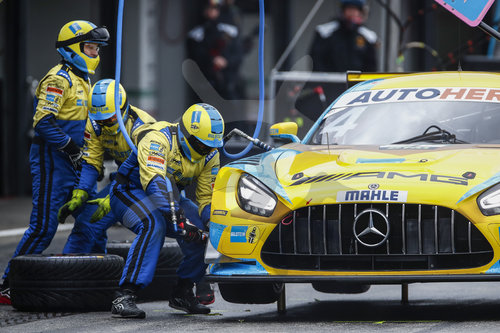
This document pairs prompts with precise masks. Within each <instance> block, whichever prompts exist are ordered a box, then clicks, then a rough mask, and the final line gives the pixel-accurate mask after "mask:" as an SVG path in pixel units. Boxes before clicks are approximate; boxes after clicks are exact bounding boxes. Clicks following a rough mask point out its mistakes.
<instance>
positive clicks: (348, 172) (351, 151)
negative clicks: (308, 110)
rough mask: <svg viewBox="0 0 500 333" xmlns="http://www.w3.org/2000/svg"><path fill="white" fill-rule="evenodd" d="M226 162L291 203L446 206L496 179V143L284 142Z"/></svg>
mask: <svg viewBox="0 0 500 333" xmlns="http://www.w3.org/2000/svg"><path fill="white" fill-rule="evenodd" d="M229 166H231V167H234V168H238V169H241V170H243V171H245V172H247V173H249V174H251V175H253V176H255V177H256V178H258V179H259V180H260V181H262V182H263V183H264V184H266V185H267V186H268V187H269V188H270V189H271V190H273V191H274V192H275V193H276V194H278V195H279V196H281V197H282V198H283V199H284V202H285V204H287V205H289V206H293V207H298V206H299V207H300V206H305V205H314V204H327V203H341V202H347V201H370V202H373V201H384V202H386V201H399V202H408V203H423V204H425V203H429V204H435V203H436V202H440V204H442V205H446V206H449V207H452V206H456V205H457V204H458V203H460V202H461V201H463V200H466V199H467V198H469V197H470V196H472V195H474V194H476V193H478V192H480V191H482V190H483V189H485V188H487V187H489V186H491V185H494V184H496V183H497V182H500V145H484V146H481V145H388V146H329V147H328V146H308V145H302V144H290V145H286V146H284V147H282V148H278V149H274V150H272V151H270V152H267V153H264V154H261V155H257V156H252V157H249V158H246V159H242V160H239V161H237V162H233V163H230V164H229ZM355 199H356V200H355Z"/></svg>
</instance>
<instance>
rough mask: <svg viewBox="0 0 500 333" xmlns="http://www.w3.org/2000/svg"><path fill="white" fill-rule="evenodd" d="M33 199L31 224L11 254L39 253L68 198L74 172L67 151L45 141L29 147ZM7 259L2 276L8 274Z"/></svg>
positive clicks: (47, 243)
mask: <svg viewBox="0 0 500 333" xmlns="http://www.w3.org/2000/svg"><path fill="white" fill-rule="evenodd" d="M30 169H31V177H32V203H33V209H32V211H31V217H30V224H29V226H28V229H27V230H26V231H25V232H24V235H23V238H22V239H21V241H20V242H19V244H18V245H17V248H16V250H15V252H14V255H13V257H17V256H19V255H23V254H39V253H42V252H43V251H44V250H45V249H46V248H47V247H48V246H49V245H50V242H51V241H52V238H53V237H54V235H55V233H56V231H57V226H58V224H59V223H58V221H57V213H58V211H59V208H60V207H61V206H62V205H63V204H64V203H66V201H67V200H69V199H70V197H71V193H72V190H73V186H74V185H75V182H76V179H77V173H76V171H75V170H74V169H73V166H72V165H71V162H70V161H69V159H68V157H67V156H66V154H64V153H61V152H59V151H57V150H55V149H53V148H50V147H49V146H48V145H47V144H46V143H44V142H40V143H33V144H32V145H31V149H30ZM9 270H10V262H9V264H8V265H7V268H6V270H5V273H4V276H3V279H5V278H7V276H8V273H9Z"/></svg>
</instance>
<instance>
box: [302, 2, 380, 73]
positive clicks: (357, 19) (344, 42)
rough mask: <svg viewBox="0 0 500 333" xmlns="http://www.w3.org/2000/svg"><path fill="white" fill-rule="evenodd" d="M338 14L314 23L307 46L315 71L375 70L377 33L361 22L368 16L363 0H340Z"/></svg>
mask: <svg viewBox="0 0 500 333" xmlns="http://www.w3.org/2000/svg"><path fill="white" fill-rule="evenodd" d="M340 3H341V15H340V17H339V18H337V19H334V20H333V21H330V22H328V23H324V24H321V25H318V26H316V29H315V36H314V39H313V42H312V45H311V49H310V52H309V54H310V56H311V58H312V61H313V71H315V72H345V71H347V70H358V71H362V72H375V71H376V70H377V60H376V53H375V51H376V49H375V46H376V42H377V34H376V33H375V32H374V31H372V30H370V29H368V28H367V27H365V26H364V25H363V24H364V22H365V20H366V17H367V11H368V9H367V7H366V0H341V1H340Z"/></svg>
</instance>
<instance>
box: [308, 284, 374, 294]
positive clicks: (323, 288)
mask: <svg viewBox="0 0 500 333" xmlns="http://www.w3.org/2000/svg"><path fill="white" fill-rule="evenodd" d="M312 287H313V288H314V290H316V291H319V292H322V293H328V294H362V293H365V292H367V291H368V289H370V287H371V285H369V284H361V283H352V282H313V283H312Z"/></svg>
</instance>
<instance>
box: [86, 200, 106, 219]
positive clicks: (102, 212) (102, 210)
mask: <svg viewBox="0 0 500 333" xmlns="http://www.w3.org/2000/svg"><path fill="white" fill-rule="evenodd" d="M87 203H88V204H92V205H99V207H97V210H96V211H95V212H94V214H92V217H91V218H90V223H95V222H97V221H99V220H100V219H102V218H103V217H104V216H106V215H107V214H108V213H109V211H110V210H111V206H110V205H109V194H108V195H107V196H105V197H104V198H98V199H94V200H89V201H87Z"/></svg>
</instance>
